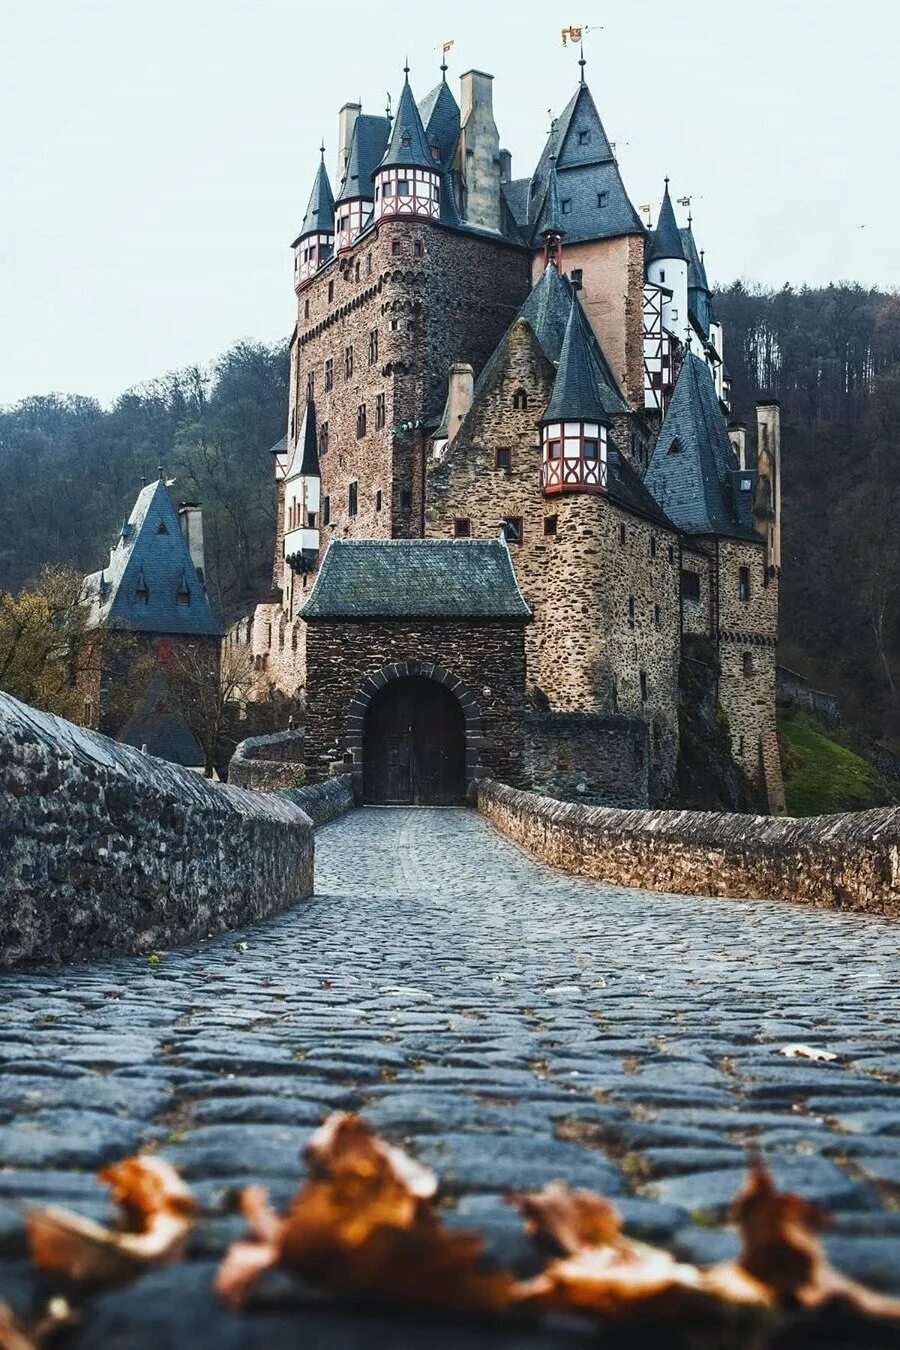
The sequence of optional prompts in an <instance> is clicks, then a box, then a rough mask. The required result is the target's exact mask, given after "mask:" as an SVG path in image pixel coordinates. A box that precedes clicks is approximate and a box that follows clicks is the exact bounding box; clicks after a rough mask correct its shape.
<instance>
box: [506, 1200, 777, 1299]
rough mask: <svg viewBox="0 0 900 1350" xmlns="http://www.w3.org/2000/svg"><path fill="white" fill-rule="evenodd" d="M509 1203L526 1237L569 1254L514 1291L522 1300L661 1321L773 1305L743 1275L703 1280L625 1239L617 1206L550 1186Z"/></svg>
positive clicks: (712, 1274)
mask: <svg viewBox="0 0 900 1350" xmlns="http://www.w3.org/2000/svg"><path fill="white" fill-rule="evenodd" d="M512 1201H513V1203H514V1204H515V1205H517V1206H518V1208H519V1209H520V1210H521V1211H522V1213H523V1214H524V1216H525V1223H526V1227H527V1228H528V1229H529V1231H530V1232H531V1233H533V1234H536V1235H540V1236H543V1237H547V1238H550V1239H551V1240H552V1241H553V1242H555V1243H556V1244H557V1245H558V1246H559V1247H561V1248H562V1249H563V1251H564V1252H566V1253H567V1255H566V1257H565V1258H564V1259H563V1260H560V1261H553V1262H551V1263H550V1265H548V1266H547V1267H546V1269H545V1270H544V1271H543V1272H542V1273H541V1274H540V1275H538V1276H536V1277H535V1278H534V1279H533V1280H529V1281H527V1282H525V1283H524V1284H522V1285H520V1286H519V1288H518V1291H517V1292H518V1297H519V1298H521V1299H523V1300H526V1301H535V1302H537V1303H539V1304H540V1305H541V1306H543V1307H546V1308H551V1309H554V1310H555V1311H559V1312H582V1313H593V1314H596V1315H597V1316H601V1317H606V1318H611V1319H619V1318H629V1317H635V1318H641V1319H648V1318H654V1319H656V1318H659V1319H665V1320H668V1319H671V1318H676V1317H682V1316H683V1317H688V1316H690V1315H696V1314H697V1313H700V1312H701V1311H705V1310H709V1311H713V1312H715V1311H722V1310H723V1309H722V1308H720V1306H719V1305H724V1309H726V1310H727V1308H729V1307H731V1306H733V1305H741V1307H742V1308H745V1309H749V1310H750V1311H753V1310H754V1309H756V1310H758V1311H760V1312H765V1311H766V1309H767V1308H768V1307H769V1306H770V1304H771V1302H772V1299H771V1297H770V1296H769V1294H768V1293H767V1291H766V1289H765V1288H764V1287H763V1286H762V1284H761V1283H760V1282H759V1281H757V1280H755V1279H754V1278H752V1277H751V1276H749V1275H747V1274H745V1273H743V1272H738V1271H736V1270H727V1271H726V1270H724V1268H723V1269H722V1270H718V1269H716V1268H714V1269H713V1270H712V1271H709V1272H704V1271H702V1270H699V1269H698V1268H697V1267H696V1266H692V1265H688V1264H686V1263H683V1262H680V1261H677V1260H676V1259H675V1257H673V1256H671V1255H670V1254H669V1253H668V1252H666V1251H663V1250H662V1249H660V1248H658V1247H651V1246H649V1245H648V1244H647V1243H643V1242H636V1241H634V1240H633V1239H631V1238H628V1237H626V1236H625V1235H624V1234H623V1232H622V1220H621V1216H620V1215H619V1212H618V1210H617V1209H616V1207H615V1205H613V1204H612V1202H611V1201H610V1200H607V1199H606V1198H605V1196H602V1195H597V1194H596V1193H595V1192H593V1191H573V1190H570V1189H569V1187H568V1186H567V1185H566V1184H565V1183H564V1182H560V1181H555V1182H551V1183H550V1185H548V1186H545V1187H544V1189H543V1190H542V1191H538V1192H537V1193H535V1194H530V1195H518V1196H514V1197H512Z"/></svg>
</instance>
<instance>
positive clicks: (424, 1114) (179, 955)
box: [0, 810, 900, 1350]
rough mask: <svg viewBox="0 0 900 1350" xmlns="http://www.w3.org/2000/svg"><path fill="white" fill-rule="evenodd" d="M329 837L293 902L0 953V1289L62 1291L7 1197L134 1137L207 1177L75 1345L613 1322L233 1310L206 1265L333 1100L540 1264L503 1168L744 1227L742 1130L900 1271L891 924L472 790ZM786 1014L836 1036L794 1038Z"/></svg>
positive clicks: (90, 1183)
mask: <svg viewBox="0 0 900 1350" xmlns="http://www.w3.org/2000/svg"><path fill="white" fill-rule="evenodd" d="M316 843H317V855H318V856H317V878H316V881H317V886H316V894H315V896H314V897H313V898H312V899H311V900H309V901H306V902H305V903H304V904H302V905H299V906H298V907H297V908H295V909H294V910H292V911H290V912H288V913H285V914H281V915H279V916H277V917H273V918H271V919H268V920H266V921H264V922H261V923H257V924H255V925H253V926H251V927H248V928H246V929H245V930H243V931H242V932H240V933H238V934H232V935H229V936H227V937H224V936H223V937H219V938H215V939H213V940H211V941H208V942H204V943H202V944H201V945H200V946H197V947H194V948H193V949H190V950H183V951H166V952H163V953H161V956H160V960H159V961H158V963H148V962H147V961H146V960H142V959H118V960H112V961H105V962H103V963H100V964H93V965H83V966H78V967H74V968H62V969H56V970H36V971H34V970H32V971H28V972H27V973H25V972H22V973H17V974H9V975H7V976H5V977H4V978H2V981H0V1157H2V1159H3V1166H2V1168H0V1291H2V1297H4V1298H5V1299H7V1300H9V1301H11V1302H12V1303H13V1305H14V1306H15V1307H16V1308H17V1309H18V1310H20V1311H25V1310H26V1309H27V1308H28V1307H29V1306H32V1307H34V1306H36V1305H37V1304H38V1303H39V1302H40V1306H41V1307H43V1306H44V1303H45V1301H46V1298H47V1297H48V1296H49V1295H51V1294H53V1293H54V1292H57V1290H56V1287H55V1284H54V1282H53V1281H50V1282H48V1281H46V1280H45V1279H38V1278H37V1277H35V1275H34V1274H33V1273H32V1272H31V1270H30V1268H29V1266H28V1262H27V1260H26V1257H25V1249H24V1242H23V1232H22V1215H21V1211H20V1210H19V1208H18V1202H19V1201H22V1200H24V1201H27V1202H29V1203H32V1204H42V1203H54V1204H65V1205H67V1206H69V1207H71V1208H74V1209H76V1210H79V1211H81V1212H83V1213H85V1214H88V1215H91V1216H93V1217H95V1218H98V1219H104V1218H107V1217H108V1214H109V1210H108V1205H107V1200H106V1194H107V1193H106V1190H105V1188H103V1187H101V1186H100V1185H99V1184H98V1183H97V1182H96V1180H95V1179H94V1172H95V1170H96V1169H97V1168H98V1167H99V1166H102V1165H103V1164H104V1163H106V1162H108V1161H110V1160H113V1159H117V1158H121V1157H123V1156H124V1155H126V1154H127V1153H129V1152H131V1151H132V1150H134V1149H136V1148H141V1147H153V1148H155V1149H157V1150H158V1151H159V1154H160V1156H162V1157H164V1158H166V1159H168V1160H169V1161H171V1162H172V1163H174V1164H175V1165H176V1166H177V1167H179V1168H180V1169H181V1170H182V1171H183V1172H184V1174H185V1176H186V1177H187V1179H188V1182H189V1184H190V1185H191V1186H192V1188H193V1189H194V1190H195V1192H196V1194H197V1196H198V1197H199V1199H200V1201H201V1202H202V1204H203V1206H204V1215H203V1217H202V1218H201V1220H200V1222H199V1224H198V1227H197V1229H196V1231H195V1233H194V1235H193V1238H192V1240H191V1244H190V1248H189V1252H188V1259H187V1260H186V1261H185V1262H183V1263H181V1264H179V1265H177V1266H173V1267H171V1268H169V1269H165V1270H161V1271H159V1272H156V1273H153V1274H150V1275H148V1276H146V1277H144V1278H143V1279H142V1280H140V1281H139V1282H138V1283H137V1284H135V1285H132V1286H130V1287H128V1288H125V1289H121V1290H117V1291H114V1292H111V1293H108V1294H105V1295H102V1296H99V1297H98V1298H96V1300H94V1301H93V1303H92V1305H91V1307H90V1308H89V1309H88V1311H87V1312H86V1314H85V1317H84V1320H83V1322H82V1324H81V1325H80V1326H79V1327H78V1328H77V1329H76V1330H75V1331H74V1332H73V1333H72V1334H71V1336H70V1337H69V1340H68V1343H67V1350H111V1348H112V1350H124V1347H128V1350H288V1348H290V1350H293V1347H296V1346H315V1347H316V1348H317V1350H373V1347H374V1348H375V1350H380V1347H388V1346H390V1347H391V1350H423V1348H424V1347H428V1350H450V1347H458V1346H460V1345H465V1346H466V1347H467V1350H468V1347H474V1350H488V1347H490V1348H491V1350H498V1348H499V1350H513V1347H515V1350H545V1347H546V1350H550V1347H570V1346H571V1347H576V1346H577V1347H579V1350H580V1347H588V1346H596V1345H597V1344H598V1340H597V1333H596V1330H591V1329H585V1328H583V1327H579V1326H578V1325H576V1324H574V1323H572V1322H568V1323H565V1324H557V1325H554V1326H552V1327H551V1328H548V1329H547V1330H545V1331H542V1332H539V1331H536V1330H532V1329H530V1328H529V1327H527V1326H521V1327H520V1326H516V1327H514V1328H511V1329H508V1330H507V1331H505V1332H504V1331H503V1330H500V1329H498V1328H496V1327H480V1326H476V1325H473V1324H472V1323H470V1322H467V1323H463V1324H459V1323H454V1322H453V1320H452V1319H449V1318H447V1317H441V1318H440V1319H432V1320H428V1319H423V1318H389V1317H386V1316H379V1315H373V1314H372V1313H370V1312H366V1311H360V1310H354V1309H351V1308H346V1307H344V1308H341V1307H339V1306H338V1307H336V1306H334V1305H330V1304H327V1303H326V1304H317V1303H310V1302H309V1301H304V1302H302V1303H296V1302H295V1303H293V1304H292V1305H290V1306H288V1307H285V1306H284V1305H282V1306H280V1307H279V1306H278V1305H273V1304H272V1303H269V1304H267V1305H264V1306H260V1307H257V1308H255V1309H253V1310H252V1311H249V1312H247V1313H245V1314H243V1315H241V1316H235V1315H234V1314H232V1313H229V1312H228V1311H226V1309H225V1308H224V1307H223V1306H222V1304H221V1303H220V1302H219V1301H218V1300H217V1299H216V1297H215V1295H214V1294H213V1292H212V1290H211V1288H210V1282H211V1279H212V1275H213V1272H214V1270H215V1266H216V1263H217V1261H218V1260H219V1258H220V1257H221V1255H222V1253H223V1251H224V1249H225V1247H226V1246H227V1244H228V1243H229V1242H230V1241H232V1240H233V1239H235V1238H236V1237H238V1236H239V1235H240V1234H241V1233H242V1232H243V1231H244V1223H243V1220H242V1219H240V1218H239V1217H238V1216H237V1215H236V1213H235V1212H234V1199H233V1193H234V1189H235V1188H236V1187H241V1186H245V1185H247V1184H248V1183H250V1182H256V1183H260V1184H263V1185H266V1186H268V1187H270V1188H271V1191H272V1197H273V1200H274V1202H275V1203H276V1204H277V1205H279V1206H281V1205H283V1204H284V1203H285V1202H286V1201H287V1199H288V1197H289V1196H290V1195H291V1194H292V1193H293V1191H294V1190H295V1189H296V1187H297V1184H298V1179H299V1177H300V1175H301V1164H300V1161H299V1154H300V1150H301V1148H302V1147H303V1144H304V1142H305V1141H306V1139H307V1138H308V1137H309V1134H310V1132H311V1131H312V1130H313V1129H314V1128H315V1126H316V1125H317V1124H318V1123H319V1121H320V1120H321V1119H322V1118H323V1117H324V1116H325V1115H326V1114H327V1113H328V1112H329V1111H331V1110H334V1109H335V1108H353V1109H358V1110H361V1111H362V1112H363V1113H364V1115H365V1116H366V1117H367V1119H369V1120H370V1121H371V1122H372V1124H373V1125H374V1126H375V1127H376V1128H378V1129H379V1130H380V1131H382V1132H383V1133H384V1134H385V1135H386V1136H387V1137H388V1138H390V1139H391V1140H392V1141H394V1142H396V1143H398V1144H400V1145H401V1146H403V1147H404V1148H407V1149H409V1150H410V1151H411V1152H412V1153H413V1154H414V1155H416V1156H417V1157H419V1158H421V1159H422V1160H423V1161H425V1162H428V1163H430V1164H432V1165H433V1166H434V1167H435V1168H436V1169H437V1171H438V1173H439V1174H440V1176H441V1178H442V1181H443V1191H444V1194H445V1195H446V1196H447V1198H448V1204H447V1206H446V1208H444V1209H443V1211H442V1212H443V1217H444V1219H445V1221H446V1222H447V1223H448V1224H451V1225H453V1226H462V1227H470V1226H472V1225H475V1226H477V1227H478V1228H479V1229H480V1230H481V1231H482V1232H483V1233H484V1234H485V1236H486V1238H487V1243H488V1250H489V1253H490V1255H491V1256H492V1257H493V1258H495V1259H498V1260H500V1261H503V1262H508V1263H511V1264H512V1265H513V1266H514V1267H515V1268H516V1269H517V1270H519V1271H520V1272H521V1273H523V1274H524V1273H525V1272H531V1271H534V1269H535V1266H536V1257H535V1253H534V1248H533V1246H532V1245H531V1244H530V1243H528V1242H526V1241H524V1240H523V1238H522V1228H521V1223H520V1221H519V1219H518V1218H517V1216H516V1214H515V1213H514V1211H513V1210H512V1209H511V1208H510V1207H509V1205H508V1204H506V1203H505V1202H504V1196H505V1193H506V1192H507V1191H508V1190H509V1189H510V1188H515V1187H537V1186H540V1185H542V1184H543V1183H544V1182H547V1181H549V1180H551V1179H553V1178H555V1177H561V1178H565V1179H567V1180H568V1181H570V1182H572V1183H574V1184H576V1185H583V1186H590V1187H595V1188H597V1189H599V1190H601V1191H603V1192H605V1193H606V1194H608V1195H610V1196H612V1197H613V1198H614V1200H615V1203H616V1204H617V1206H618V1207H619V1208H620V1209H621V1211H622V1213H623V1215H624V1217H625V1220H626V1223H627V1226H628V1229H629V1231H631V1232H632V1233H634V1234H635V1235H636V1236H640V1237H643V1238H645V1239H647V1240H649V1241H651V1242H658V1243H662V1244H664V1245H666V1246H667V1247H671V1249H672V1250H674V1251H675V1252H677V1253H678V1254H679V1255H680V1256H682V1257H683V1258H685V1259H688V1260H695V1261H696V1260H700V1261H704V1262H708V1261H714V1260H717V1259H720V1258H725V1257H730V1256H733V1255H734V1254H735V1253H736V1250H737V1237H736V1233H735V1231H734V1229H733V1228H731V1227H728V1226H727V1225H726V1223H725V1216H726V1208H727V1204H728V1201H729V1199H730V1197H731V1196H732V1195H733V1193H734V1191H735V1190H736V1188H737V1187H738V1186H739V1185H740V1183H741V1180H742V1177H743V1175H744V1168H745V1165H746V1162H747V1157H748V1151H749V1150H751V1149H753V1150H758V1151H759V1152H760V1153H761V1154H762V1155H763V1156H764V1157H765V1158H766V1160H767V1162H768V1163H769V1164H770V1166H771V1167H772V1168H773V1170H774V1172H775V1175H776V1177H777V1179H778V1181H779V1182H780V1183H781V1184H782V1185H783V1186H786V1187H788V1188H789V1189H791V1190H794V1191H799V1192H801V1193H802V1194H804V1195H807V1196H809V1197H810V1198H811V1199H813V1200H816V1201H818V1202H819V1203H821V1204H822V1205H824V1206H825V1207H827V1208H828V1209H829V1210H830V1211H832V1213H833V1214H834V1216H835V1220H836V1225H835V1227H834V1228H833V1229H829V1230H827V1232H826V1234H825V1242H826V1245H827V1248H828V1252H829V1255H830V1256H831V1258H832V1259H833V1260H834V1261H835V1262H836V1263H837V1264H838V1265H839V1266H840V1268H841V1269H843V1270H846V1271H847V1272H848V1273H851V1274H853V1275H855V1276H857V1277H858V1278H862V1279H865V1280H867V1281H869V1282H871V1283H872V1284H874V1285H877V1286H878V1287H880V1288H883V1289H890V1290H892V1291H893V1292H894V1293H895V1294H900V1215H898V1213H897V1209H896V1194H897V1185H898V1181H900V1105H898V1086H897V1084H898V1074H900V1031H898V1027H900V978H898V977H900V970H898V948H897V928H896V925H895V924H893V923H889V922H887V921H885V920H883V919H878V918H875V917H871V916H865V915H855V914H840V913H833V912H831V913H829V912H824V911H816V910H812V909H809V908H804V907H802V906H799V905H792V904H784V903H778V904H771V903H765V902H760V901H739V900H728V899H724V898H720V899H717V900H715V901H711V900H704V899H696V898H693V899H692V898H686V897H683V896H678V895H671V894H667V895H653V894H651V893H649V892H646V891H634V890H632V891H626V890H620V889H617V888H615V887H612V886H609V885H605V884H602V883H598V882H596V881H590V880H586V879H584V878H578V877H572V876H568V875H566V874H564V873H562V872H558V871H553V870H551V869H550V868H548V867H547V866H545V865H544V864H542V863H540V862H537V861H535V860H534V859H533V858H530V857H528V856H527V854H525V853H524V852H523V851H521V850H520V849H518V848H516V847H515V846H514V845H513V844H511V843H509V842H508V841H506V840H505V839H503V838H502V836H500V835H499V834H497V833H496V832H495V831H494V830H492V829H491V827H490V825H489V824H488V822H487V821H486V820H484V819H483V818H480V817H479V816H478V815H476V814H475V813H473V812H466V811H413V810H395V811H385V810H381V811H378V810H368V811H358V812H354V813H353V814H351V815H349V816H346V817H345V818H343V819H342V820H340V821H338V822H336V823H335V824H333V825H330V826H328V827H326V828H325V829H324V830H322V831H321V832H320V833H319V834H318V836H317V840H316ZM245 944H246V945H245ZM798 1041H800V1042H806V1043H807V1044H810V1045H812V1046H815V1047H822V1048H825V1049H828V1050H830V1051H831V1052H832V1053H834V1054H835V1055H836V1056H837V1058H836V1059H835V1060H834V1061H832V1062H829V1063H811V1062H809V1061H806V1062H804V1061H802V1060H792V1059H786V1058H785V1057H784V1056H783V1055H781V1054H780V1050H781V1049H782V1048H783V1047H784V1046H785V1045H787V1044H789V1043H791V1042H798ZM651 1343H652V1344H654V1345H655V1346H656V1345H660V1344H661V1343H660V1342H659V1341H658V1340H657V1341H655V1342H651ZM841 1343H842V1344H846V1342H841Z"/></svg>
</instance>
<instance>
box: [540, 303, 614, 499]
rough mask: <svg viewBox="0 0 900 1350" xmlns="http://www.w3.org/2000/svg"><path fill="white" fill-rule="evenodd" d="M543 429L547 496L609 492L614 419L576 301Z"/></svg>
mask: <svg viewBox="0 0 900 1350" xmlns="http://www.w3.org/2000/svg"><path fill="white" fill-rule="evenodd" d="M540 426H541V449H542V463H541V487H542V489H543V491H544V493H545V495H547V496H552V495H553V494H555V493H558V492H605V491H606V486H607V436H608V431H609V417H608V414H607V412H606V409H605V408H604V406H603V401H602V399H601V396H600V389H599V386H598V381H597V373H596V369H595V365H594V358H593V355H592V353H591V345H590V340H589V338H588V333H587V320H586V319H585V318H584V317H583V315H582V313H581V307H580V305H579V303H578V299H577V297H574V296H573V299H572V308H571V309H570V311H569V318H568V321H567V323H566V333H565V337H564V338H563V345H562V350H561V352H560V355H559V366H558V368H557V372H556V381H555V383H554V385H553V393H552V394H551V396H550V402H549V403H548V404H547V408H546V411H545V413H544V416H543V417H542V418H541V423H540Z"/></svg>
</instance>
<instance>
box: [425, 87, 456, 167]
mask: <svg viewBox="0 0 900 1350" xmlns="http://www.w3.org/2000/svg"><path fill="white" fill-rule="evenodd" d="M419 115H420V116H421V118H422V125H423V126H424V128H425V136H426V139H427V141H428V144H429V145H437V146H438V148H439V149H440V152H441V165H442V166H443V168H445V169H449V168H450V167H451V166H452V164H453V157H454V155H455V154H456V147H457V145H458V143H459V104H458V103H457V102H456V99H455V98H454V97H453V94H452V93H451V92H450V86H449V85H448V84H447V81H446V80H445V79H444V80H441V82H440V84H438V85H435V87H434V89H432V91H431V93H430V94H428V95H427V96H426V97H425V98H423V100H422V102H421V103H420V104H419Z"/></svg>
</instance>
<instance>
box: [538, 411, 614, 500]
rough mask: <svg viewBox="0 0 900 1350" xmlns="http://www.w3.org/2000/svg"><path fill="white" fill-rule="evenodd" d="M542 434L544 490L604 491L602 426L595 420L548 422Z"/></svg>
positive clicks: (603, 437) (604, 467)
mask: <svg viewBox="0 0 900 1350" xmlns="http://www.w3.org/2000/svg"><path fill="white" fill-rule="evenodd" d="M541 437H542V443H543V464H542V466H541V486H542V488H543V490H544V492H547V493H552V492H566V491H571V490H575V491H580V492H603V491H605V489H606V427H605V426H603V425H602V424H601V423H598V422H548V423H547V424H546V425H545V426H544V427H543V429H542V433H541Z"/></svg>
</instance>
